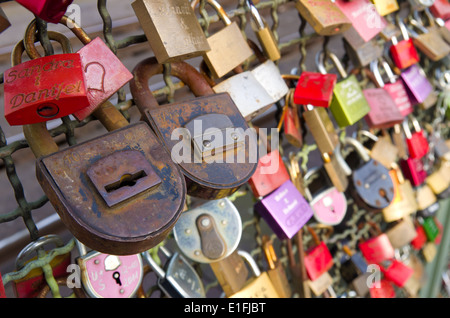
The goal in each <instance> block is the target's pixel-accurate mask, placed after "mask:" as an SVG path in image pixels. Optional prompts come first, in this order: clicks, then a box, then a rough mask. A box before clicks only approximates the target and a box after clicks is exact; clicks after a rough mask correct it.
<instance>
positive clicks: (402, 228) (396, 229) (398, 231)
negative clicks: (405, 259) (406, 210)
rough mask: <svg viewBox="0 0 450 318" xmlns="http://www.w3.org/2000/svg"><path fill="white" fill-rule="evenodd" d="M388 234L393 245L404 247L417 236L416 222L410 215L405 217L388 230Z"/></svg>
mask: <svg viewBox="0 0 450 318" xmlns="http://www.w3.org/2000/svg"><path fill="white" fill-rule="evenodd" d="M386 235H387V236H388V238H389V241H390V242H391V245H392V247H394V248H402V247H404V246H405V245H407V244H409V243H411V241H412V240H413V239H414V238H415V237H416V236H417V232H416V229H415V227H414V223H413V222H412V220H411V218H410V217H409V216H406V217H404V218H403V219H402V220H401V221H399V222H398V223H397V224H395V225H394V226H393V227H391V228H390V229H388V230H387V231H386Z"/></svg>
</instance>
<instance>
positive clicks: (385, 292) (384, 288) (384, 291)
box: [369, 278, 396, 298]
mask: <svg viewBox="0 0 450 318" xmlns="http://www.w3.org/2000/svg"><path fill="white" fill-rule="evenodd" d="M378 284H379V286H377V285H378ZM378 284H373V285H372V286H371V287H370V288H369V292H370V298H396V294H395V289H394V286H393V283H391V282H390V281H389V280H387V279H385V278H382V279H381V280H380V281H379V282H378Z"/></svg>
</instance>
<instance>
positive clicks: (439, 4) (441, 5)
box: [430, 0, 450, 20]
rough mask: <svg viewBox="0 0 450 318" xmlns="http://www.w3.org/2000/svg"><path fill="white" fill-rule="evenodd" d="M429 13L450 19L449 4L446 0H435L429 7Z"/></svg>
mask: <svg viewBox="0 0 450 318" xmlns="http://www.w3.org/2000/svg"><path fill="white" fill-rule="evenodd" d="M430 11H431V13H432V14H433V15H434V16H435V17H438V18H441V19H443V20H448V19H450V4H449V3H448V1H447V0H436V1H434V3H433V4H432V5H431V7H430Z"/></svg>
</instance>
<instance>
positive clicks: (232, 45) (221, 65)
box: [191, 0, 253, 78]
mask: <svg viewBox="0 0 450 318" xmlns="http://www.w3.org/2000/svg"><path fill="white" fill-rule="evenodd" d="M198 3H199V0H194V1H192V2H191V7H192V8H195V7H196V6H197V4H198ZM207 3H208V4H209V5H211V6H212V7H213V8H214V10H215V11H216V12H217V14H218V16H219V17H220V19H221V20H222V21H223V22H224V23H225V28H223V29H221V30H219V31H218V32H216V33H214V34H213V35H211V36H209V37H208V38H207V40H208V44H209V46H210V48H211V50H210V51H208V52H205V54H203V59H204V61H205V63H206V65H207V66H208V68H209V70H210V72H211V75H212V77H213V78H221V77H223V76H224V75H226V74H227V73H229V72H230V71H231V70H233V69H234V68H236V67H237V66H240V65H241V64H242V63H243V62H245V61H246V60H247V59H248V58H249V57H251V56H252V55H253V51H252V50H251V48H250V46H249V45H248V43H247V41H246V39H245V38H244V36H243V34H242V32H241V30H240V29H239V26H238V25H237V23H236V21H233V22H232V21H231V20H230V18H229V17H228V15H227V13H226V11H225V10H224V9H223V7H222V6H221V5H220V4H219V2H217V1H216V0H207Z"/></svg>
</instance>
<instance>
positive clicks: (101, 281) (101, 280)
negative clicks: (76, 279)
mask: <svg viewBox="0 0 450 318" xmlns="http://www.w3.org/2000/svg"><path fill="white" fill-rule="evenodd" d="M77 262H78V265H79V266H80V268H81V281H82V283H83V286H84V289H85V291H86V292H87V293H88V294H89V296H91V297H94V298H131V297H133V296H134V295H135V294H136V292H137V289H138V288H139V286H140V285H141V283H142V278H143V265H142V259H141V256H140V255H139V254H135V255H122V256H116V255H108V254H103V253H99V252H96V251H92V252H90V253H89V254H87V255H85V256H81V257H80V258H78V259H77ZM110 265H111V266H110Z"/></svg>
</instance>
